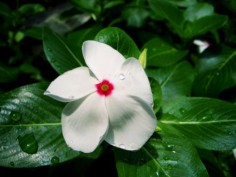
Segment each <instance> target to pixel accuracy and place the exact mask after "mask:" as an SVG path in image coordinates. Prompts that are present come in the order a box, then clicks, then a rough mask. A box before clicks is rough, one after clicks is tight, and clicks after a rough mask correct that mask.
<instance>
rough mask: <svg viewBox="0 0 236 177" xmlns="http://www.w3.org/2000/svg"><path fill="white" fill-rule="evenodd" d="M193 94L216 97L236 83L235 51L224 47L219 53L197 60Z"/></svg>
mask: <svg viewBox="0 0 236 177" xmlns="http://www.w3.org/2000/svg"><path fill="white" fill-rule="evenodd" d="M197 65H198V76H197V77H196V79H195V82H194V87H193V91H194V94H195V95H199V96H211V97H217V96H218V95H219V93H220V92H222V91H223V90H225V89H228V88H231V87H233V86H235V85H236V51H235V50H234V49H231V48H226V47H224V48H223V50H222V53H221V54H219V55H215V56H211V57H204V58H201V59H200V60H199V61H198V64H197Z"/></svg>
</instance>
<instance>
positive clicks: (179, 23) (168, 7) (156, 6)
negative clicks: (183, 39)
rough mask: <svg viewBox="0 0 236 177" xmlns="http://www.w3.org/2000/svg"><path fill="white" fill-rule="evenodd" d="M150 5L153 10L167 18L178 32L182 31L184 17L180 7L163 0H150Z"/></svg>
mask: <svg viewBox="0 0 236 177" xmlns="http://www.w3.org/2000/svg"><path fill="white" fill-rule="evenodd" d="M149 5H150V8H151V9H152V11H153V12H154V13H155V14H157V15H159V16H161V17H163V18H164V19H166V20H167V21H168V22H169V23H170V24H171V25H172V27H174V29H175V31H176V32H177V33H178V34H180V33H181V32H182V27H183V22H184V18H183V13H182V11H181V10H180V9H178V8H177V7H176V6H174V5H172V4H171V3H168V2H166V1H162V0H149Z"/></svg>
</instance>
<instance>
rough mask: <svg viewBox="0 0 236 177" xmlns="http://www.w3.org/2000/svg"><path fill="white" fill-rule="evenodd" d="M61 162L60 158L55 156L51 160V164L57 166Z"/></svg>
mask: <svg viewBox="0 0 236 177" xmlns="http://www.w3.org/2000/svg"><path fill="white" fill-rule="evenodd" d="M59 162H60V159H59V157H57V156H53V157H52V158H51V163H52V164H57V163H59Z"/></svg>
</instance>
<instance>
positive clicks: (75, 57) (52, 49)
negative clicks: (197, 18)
mask: <svg viewBox="0 0 236 177" xmlns="http://www.w3.org/2000/svg"><path fill="white" fill-rule="evenodd" d="M74 47H75V46H73V45H71V44H70V43H69V42H67V41H66V40H65V39H64V38H62V37H61V36H59V35H58V34H56V33H54V32H53V31H51V30H49V29H47V28H44V30H43V49H44V53H45V55H46V57H47V59H48V61H49V62H50V64H51V65H52V67H53V68H54V69H55V70H56V71H57V72H58V73H59V74H62V73H64V72H65V71H68V70H71V69H73V68H76V67H79V66H82V65H83V64H84V61H83V59H82V58H79V57H80V55H79V54H78V52H77V51H78V50H82V46H81V48H80V49H75V48H74Z"/></svg>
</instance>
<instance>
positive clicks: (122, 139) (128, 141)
mask: <svg viewBox="0 0 236 177" xmlns="http://www.w3.org/2000/svg"><path fill="white" fill-rule="evenodd" d="M106 103H107V111H108V115H109V119H110V125H109V130H108V133H107V136H106V138H105V140H106V141H107V142H108V143H109V144H112V145H113V146H116V147H119V148H122V149H126V150H138V149H140V148H141V147H142V146H143V145H144V144H145V143H146V141H147V140H148V139H149V138H150V137H151V135H152V134H153V133H154V131H155V128H156V125H157V121H156V117H155V114H154V112H153V110H152V108H151V106H149V105H148V104H147V103H146V102H144V101H143V100H141V99H140V98H138V97H126V96H123V95H119V94H113V95H112V97H107V99H106ZM124 103H125V105H124Z"/></svg>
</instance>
